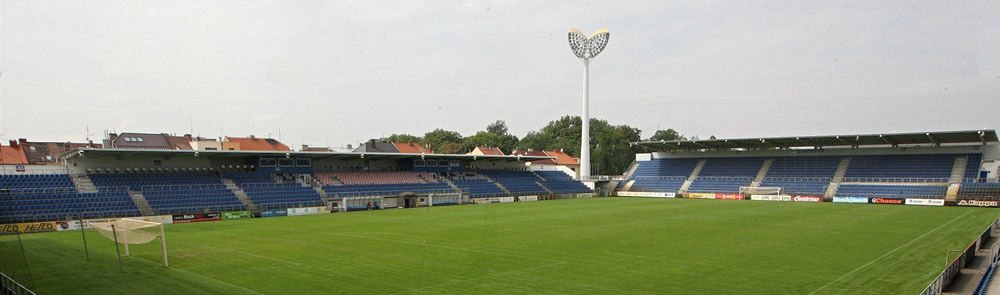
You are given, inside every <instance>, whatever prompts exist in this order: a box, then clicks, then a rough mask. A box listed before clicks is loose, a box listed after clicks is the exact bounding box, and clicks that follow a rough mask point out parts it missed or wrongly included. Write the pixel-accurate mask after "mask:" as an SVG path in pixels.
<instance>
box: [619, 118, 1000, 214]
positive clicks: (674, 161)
mask: <svg viewBox="0 0 1000 295" xmlns="http://www.w3.org/2000/svg"><path fill="white" fill-rule="evenodd" d="M996 142H997V136H996V133H995V132H994V131H976V130H974V131H956V132H926V133H901V134H876V135H841V136H816V137H781V138H756V139H720V140H708V141H668V142H639V143H635V144H637V145H641V146H644V147H646V148H649V149H653V150H660V151H661V152H654V153H650V154H639V155H637V160H636V162H635V163H634V164H633V167H632V168H630V171H631V173H628V174H626V175H625V178H624V180H623V181H620V182H619V183H618V184H616V185H615V188H616V190H618V191H635V192H664V193H689V192H690V193H738V192H740V189H741V188H754V187H760V188H779V189H781V190H782V192H783V193H785V194H790V195H811V196H824V197H827V198H832V197H835V196H860V197H879V198H928V199H948V200H956V199H957V198H970V197H992V196H994V193H995V192H996V191H995V187H996V186H995V182H996V178H997V176H996V173H997V172H996V171H995V169H996V167H995V165H994V166H989V167H987V166H986V164H988V163H994V162H995V161H996V160H997V159H998V158H1000V151H998V148H997V145H996V144H995V143H996ZM991 167H992V168H991ZM991 169H992V170H991Z"/></svg>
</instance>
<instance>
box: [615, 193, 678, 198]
mask: <svg viewBox="0 0 1000 295" xmlns="http://www.w3.org/2000/svg"><path fill="white" fill-rule="evenodd" d="M618 196H619V197H644V198H675V197H677V194H675V193H658V192H618Z"/></svg>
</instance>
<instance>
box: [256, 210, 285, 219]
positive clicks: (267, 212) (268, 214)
mask: <svg viewBox="0 0 1000 295" xmlns="http://www.w3.org/2000/svg"><path fill="white" fill-rule="evenodd" d="M278 216H288V209H271V210H264V211H260V217H278Z"/></svg>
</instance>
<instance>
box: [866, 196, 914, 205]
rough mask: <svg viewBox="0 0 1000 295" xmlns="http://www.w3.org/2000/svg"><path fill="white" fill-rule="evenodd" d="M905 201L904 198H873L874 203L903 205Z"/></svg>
mask: <svg viewBox="0 0 1000 295" xmlns="http://www.w3.org/2000/svg"><path fill="white" fill-rule="evenodd" d="M905 202H906V201H905V200H904V199H890V198H872V204H883V205H902V204H903V203H905Z"/></svg>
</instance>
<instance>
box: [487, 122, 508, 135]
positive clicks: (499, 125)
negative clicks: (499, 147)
mask: <svg viewBox="0 0 1000 295" xmlns="http://www.w3.org/2000/svg"><path fill="white" fill-rule="evenodd" d="M486 132H489V133H493V134H496V135H507V122H504V120H497V121H496V122H493V123H492V124H490V125H486Z"/></svg>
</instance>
